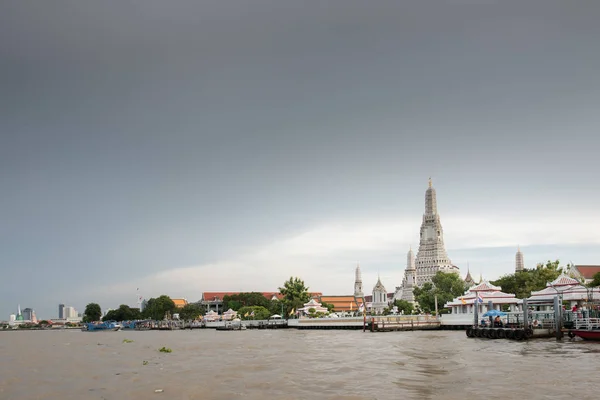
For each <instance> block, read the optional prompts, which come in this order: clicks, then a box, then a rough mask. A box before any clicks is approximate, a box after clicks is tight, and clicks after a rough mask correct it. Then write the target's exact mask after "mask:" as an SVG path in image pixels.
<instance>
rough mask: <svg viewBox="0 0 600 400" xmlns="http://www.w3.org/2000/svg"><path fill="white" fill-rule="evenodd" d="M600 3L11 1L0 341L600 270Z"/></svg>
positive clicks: (6, 35) (2, 89)
mask: <svg viewBox="0 0 600 400" xmlns="http://www.w3.org/2000/svg"><path fill="white" fill-rule="evenodd" d="M599 17H600V3H598V2H581V4H578V5H577V7H573V6H572V5H570V4H566V3H564V2H554V1H543V2H541V1H535V2H533V1H532V2H528V1H524V2H518V3H517V2H505V1H502V2H500V1H491V0H479V1H475V0H470V1H467V0H464V1H459V0H455V1H444V2H434V1H422V2H416V1H405V2H399V1H374V2H364V1H354V0H344V1H341V0H340V1H306V2H298V1H287V0H277V1H274V0H273V1H265V0H256V1H252V2H247V1H241V0H232V1H227V2H223V1H208V0H207V1H203V2H194V1H170V2H164V1H159V0H130V1H103V2H88V1H57V2H52V4H49V3H45V2H42V3H40V2H27V1H19V2H11V3H5V4H3V6H2V13H0V54H1V57H0V319H8V315H9V314H10V313H14V312H15V311H16V308H17V305H18V304H20V305H21V308H24V307H32V308H34V309H35V310H36V313H37V315H38V317H42V318H52V317H57V314H58V304H59V303H64V304H67V305H71V306H74V307H75V308H76V309H78V310H79V311H83V309H84V308H85V305H86V304H87V303H89V302H97V303H99V304H100V305H101V307H102V308H103V309H106V308H116V307H118V305H119V304H129V305H131V306H135V305H136V301H137V293H138V288H139V293H140V295H142V296H143V297H144V298H150V297H155V296H159V295H161V294H167V295H170V296H171V297H174V298H181V297H185V298H187V299H188V300H190V301H196V300H199V299H200V298H201V296H202V292H204V291H217V290H223V291H276V290H277V288H278V287H279V286H281V285H282V284H283V282H284V281H285V280H286V279H288V278H289V277H290V276H298V277H300V278H302V279H304V281H305V283H306V285H307V286H308V287H309V288H310V289H311V290H313V291H320V292H324V293H327V294H349V293H352V291H353V283H354V269H355V267H356V265H357V263H360V266H361V270H362V272H363V282H364V287H365V288H366V289H367V291H368V290H369V289H370V288H371V287H372V286H373V285H374V284H375V282H376V280H377V276H378V275H379V276H381V279H382V282H383V283H384V285H385V286H386V288H387V290H388V291H390V292H391V291H393V290H394V288H395V287H396V286H399V285H400V284H401V280H402V276H403V273H404V268H405V266H406V253H407V252H408V250H409V248H410V246H412V248H413V249H415V250H416V249H417V247H418V238H419V228H420V223H421V218H422V214H423V212H424V196H425V190H426V189H427V182H428V178H429V177H431V178H432V180H433V185H434V187H435V188H436V190H437V197H438V211H439V214H440V216H441V221H442V225H443V228H444V236H445V242H446V248H447V251H448V255H449V257H450V259H451V260H452V262H453V263H454V264H456V265H457V266H459V267H460V270H461V274H462V275H463V276H464V275H465V274H466V272H467V268H469V270H470V271H471V272H472V273H473V274H474V275H476V276H479V274H482V275H483V277H484V278H486V279H495V278H498V277H499V276H501V275H504V274H508V273H511V272H512V271H513V270H514V259H515V252H516V249H517V246H520V247H521V250H522V251H523V253H524V257H525V264H526V267H533V266H535V264H536V263H538V262H542V261H546V260H548V259H552V260H554V259H560V260H561V262H563V263H564V264H566V263H568V262H573V263H575V264H598V263H599V262H600V235H599V234H598V230H597V229H598V226H600V211H599V209H598V207H597V203H598V202H597V199H598V198H599V196H600V185H599V184H598V182H597V180H598V166H597V159H598V151H599V149H600V139H599V135H598V128H599V127H600V113H598V104H600V79H598V71H600V41H599V40H598V38H599V37H600V25H599V24H598V23H597V21H598V18H599Z"/></svg>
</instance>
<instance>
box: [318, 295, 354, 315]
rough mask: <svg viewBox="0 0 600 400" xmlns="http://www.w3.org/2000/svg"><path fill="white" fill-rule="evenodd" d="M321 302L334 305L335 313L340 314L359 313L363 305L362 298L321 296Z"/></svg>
mask: <svg viewBox="0 0 600 400" xmlns="http://www.w3.org/2000/svg"><path fill="white" fill-rule="evenodd" d="M319 301H320V302H321V303H327V304H333V311H338V312H339V311H357V310H358V308H359V307H360V305H361V304H362V298H360V297H359V298H356V297H354V296H321V297H320V299H319ZM350 304H352V306H351V305H350Z"/></svg>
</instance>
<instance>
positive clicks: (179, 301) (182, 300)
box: [171, 299, 188, 308]
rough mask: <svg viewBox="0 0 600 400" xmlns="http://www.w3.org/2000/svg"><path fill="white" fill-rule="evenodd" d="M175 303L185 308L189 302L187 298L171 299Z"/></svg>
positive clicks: (176, 305) (178, 306)
mask: <svg viewBox="0 0 600 400" xmlns="http://www.w3.org/2000/svg"><path fill="white" fill-rule="evenodd" d="M171 300H173V303H175V307H177V308H183V307H184V306H185V305H186V304H187V303H188V302H187V300H186V299H171Z"/></svg>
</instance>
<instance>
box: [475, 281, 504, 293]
mask: <svg viewBox="0 0 600 400" xmlns="http://www.w3.org/2000/svg"><path fill="white" fill-rule="evenodd" d="M501 290H502V288H501V287H499V286H494V285H492V284H491V283H489V282H488V281H483V282H481V283H479V284H478V285H475V286H472V287H470V288H469V292H500V291H501Z"/></svg>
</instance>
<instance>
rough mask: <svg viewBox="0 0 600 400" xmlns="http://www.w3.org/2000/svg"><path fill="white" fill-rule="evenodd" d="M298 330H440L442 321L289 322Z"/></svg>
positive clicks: (423, 317)
mask: <svg viewBox="0 0 600 400" xmlns="http://www.w3.org/2000/svg"><path fill="white" fill-rule="evenodd" d="M288 326H289V327H290V328H296V329H347V330H351V329H355V330H363V331H365V332H391V331H416V330H429V329H439V327H440V321H439V319H438V318H436V317H434V316H431V315H398V316H390V315H388V316H370V315H368V316H363V317H347V318H300V319H291V320H289V321H288Z"/></svg>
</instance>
